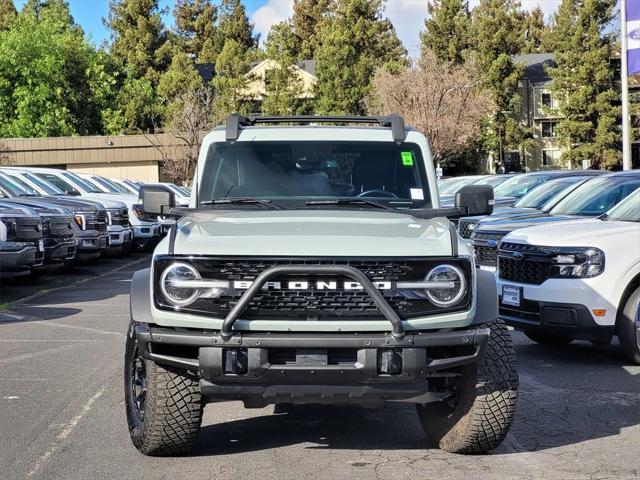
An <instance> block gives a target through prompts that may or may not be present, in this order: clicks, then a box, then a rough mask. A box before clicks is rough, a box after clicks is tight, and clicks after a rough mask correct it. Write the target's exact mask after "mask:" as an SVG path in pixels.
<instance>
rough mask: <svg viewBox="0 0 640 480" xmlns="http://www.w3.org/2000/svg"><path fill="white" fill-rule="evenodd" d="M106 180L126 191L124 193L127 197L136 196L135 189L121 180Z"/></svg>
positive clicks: (136, 191)
mask: <svg viewBox="0 0 640 480" xmlns="http://www.w3.org/2000/svg"><path fill="white" fill-rule="evenodd" d="M108 180H109V181H111V182H113V183H115V184H116V185H119V186H120V187H122V188H123V189H125V190H126V191H127V192H126V193H128V194H129V195H138V188H137V187H133V186H131V185H129V184H128V183H127V182H125V181H123V180H114V179H112V178H109V179H108Z"/></svg>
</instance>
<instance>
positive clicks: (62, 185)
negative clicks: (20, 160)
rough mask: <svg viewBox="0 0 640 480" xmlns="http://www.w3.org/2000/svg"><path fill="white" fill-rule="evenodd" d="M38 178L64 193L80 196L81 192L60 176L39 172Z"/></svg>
mask: <svg viewBox="0 0 640 480" xmlns="http://www.w3.org/2000/svg"><path fill="white" fill-rule="evenodd" d="M36 176H37V177H39V178H42V179H43V180H45V181H46V182H49V183H51V184H52V185H54V186H56V187H58V188H59V189H60V190H62V191H63V192H64V193H67V194H72V195H80V192H79V191H78V189H77V188H76V187H74V186H73V185H71V184H70V183H69V182H68V181H67V180H65V179H64V178H62V177H59V176H58V175H54V174H53V173H40V172H38V173H36Z"/></svg>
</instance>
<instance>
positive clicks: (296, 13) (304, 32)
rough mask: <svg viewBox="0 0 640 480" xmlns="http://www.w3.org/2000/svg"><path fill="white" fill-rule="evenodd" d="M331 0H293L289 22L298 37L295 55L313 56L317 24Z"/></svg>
mask: <svg viewBox="0 0 640 480" xmlns="http://www.w3.org/2000/svg"><path fill="white" fill-rule="evenodd" d="M330 6H331V0H295V1H294V3H293V16H292V17H291V24H292V26H293V31H294V32H295V34H296V36H297V37H298V39H299V44H298V52H297V57H298V59H299V60H306V59H310V58H314V57H315V53H316V49H317V48H318V25H319V23H320V21H321V20H322V19H323V18H324V16H325V15H326V14H327V13H328V12H329V9H330Z"/></svg>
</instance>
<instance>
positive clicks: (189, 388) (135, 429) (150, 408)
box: [124, 328, 204, 456]
mask: <svg viewBox="0 0 640 480" xmlns="http://www.w3.org/2000/svg"><path fill="white" fill-rule="evenodd" d="M136 348H137V342H136V340H135V338H134V336H133V334H132V329H131V328H130V329H129V334H128V335H127V344H126V351H125V374H124V389H125V406H126V410H127V423H128V425H129V434H130V436H131V440H132V442H133V444H134V445H135V447H136V448H137V449H138V450H139V451H140V452H141V453H143V454H145V455H151V456H166V455H181V454H185V453H189V452H190V451H191V450H192V449H193V446H194V445H195V443H196V439H197V437H198V433H199V431H200V424H201V422H202V411H203V406H204V402H203V400H202V395H201V394H200V388H199V386H198V380H197V379H196V378H195V377H193V376H192V375H191V374H189V373H188V372H187V371H185V370H183V369H180V368H174V367H170V366H160V365H158V364H156V363H155V362H153V361H151V360H143V362H144V367H145V370H146V388H147V393H146V405H145V411H144V417H143V419H142V420H140V418H139V417H138V415H137V413H136V408H137V407H136V406H135V405H134V402H133V398H132V396H131V388H132V387H131V378H132V373H131V362H133V361H134V357H135V355H136V353H135V352H136Z"/></svg>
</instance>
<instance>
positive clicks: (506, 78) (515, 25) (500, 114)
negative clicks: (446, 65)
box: [470, 0, 526, 151]
mask: <svg viewBox="0 0 640 480" xmlns="http://www.w3.org/2000/svg"><path fill="white" fill-rule="evenodd" d="M523 31H524V22H523V15H522V11H521V9H520V3H519V2H518V1H517V0H480V3H479V5H478V6H477V7H476V8H474V9H473V10H472V12H471V33H472V35H471V38H472V41H471V45H470V49H471V50H472V51H473V52H474V55H475V56H476V58H477V62H478V66H479V67H480V72H482V74H483V76H484V82H483V83H484V86H485V87H486V88H487V89H489V90H490V91H491V92H492V94H493V96H494V100H495V103H496V113H495V115H494V118H493V120H492V121H490V122H488V123H487V128H486V129H485V132H484V139H483V143H484V145H485V148H486V149H488V150H493V151H496V150H497V149H498V145H499V143H500V141H501V140H502V142H503V143H504V144H506V145H507V146H511V147H517V146H519V145H520V144H521V143H522V141H523V139H524V137H525V134H526V131H525V129H524V128H523V127H522V126H521V125H520V124H519V123H518V121H517V120H516V117H517V115H518V114H519V113H520V109H521V99H520V96H519V95H518V83H519V81H520V78H521V77H522V73H523V71H524V67H523V66H522V65H518V64H516V63H515V62H514V61H513V56H514V55H516V54H518V53H520V52H521V51H522V48H523V40H524V34H523Z"/></svg>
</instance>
